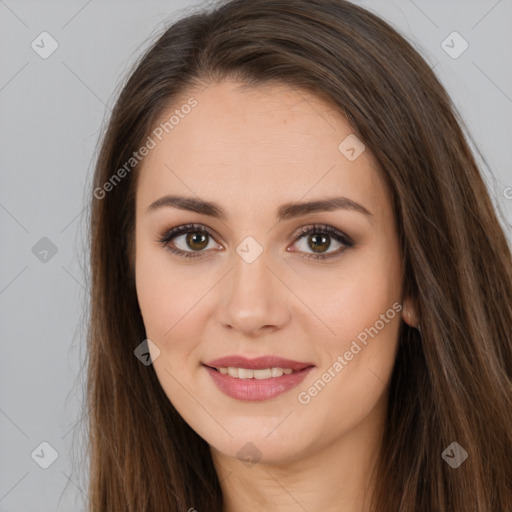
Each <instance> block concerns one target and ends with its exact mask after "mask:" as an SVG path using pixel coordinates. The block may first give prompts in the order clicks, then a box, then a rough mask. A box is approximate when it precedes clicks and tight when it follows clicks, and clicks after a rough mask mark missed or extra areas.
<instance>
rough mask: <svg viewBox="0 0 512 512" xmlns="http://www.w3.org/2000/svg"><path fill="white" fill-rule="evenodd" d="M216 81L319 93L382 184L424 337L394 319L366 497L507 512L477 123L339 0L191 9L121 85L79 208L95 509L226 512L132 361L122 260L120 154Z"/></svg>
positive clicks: (511, 395) (490, 216) (507, 428)
mask: <svg viewBox="0 0 512 512" xmlns="http://www.w3.org/2000/svg"><path fill="white" fill-rule="evenodd" d="M226 78H234V79H237V80H241V81H243V82H245V83H247V84H248V86H257V85H259V84H264V83H270V82H279V83H284V84H288V85H289V86H292V87H294V88H297V89H298V90H305V91H309V92H312V93H314V94H316V95H317V96H319V97H322V98H325V99H326V100H329V101H330V102H332V103H333V104H334V105H336V106H337V108H339V109H340V111H341V112H343V113H344V114H345V115H346V116H347V118H348V120H349V122H350V124H351V125H352V127H353V130H354V133H357V135H358V137H360V138H361V139H362V140H363V141H364V143H365V144H366V146H367V147H368V148H369V149H370V151H371V152H372V153H373V155H374V156H375V158H376V160H377V162H378V163H379V168H380V169H379V172H381V173H382V176H383V177H384V179H385V180H386V183H387V184H388V185H389V188H390V191H391V194H392V200H393V208H394V213H395V219H396V225H397V229H398V232H399V234H400V241H401V250H402V255H403V265H404V269H405V273H404V283H403V284H404V290H405V293H406V294H407V295H409V296H411V297H414V298H415V300H416V303H417V305H418V308H419V312H420V316H421V335H420V334H419V333H418V331H417V330H415V329H412V328H410V327H408V326H407V325H405V324H404V325H403V326H402V329H401V332H400V339H399V350H398V354H397V359H396V364H395V368H394V371H393V374H392V377H391V382H390V394H389V396H390V399H389V408H388V418H387V426H386V430H385V433H384V441H383V445H382V450H381V453H380V457H379V466H378V477H377V483H378V485H377V488H376V492H375V495H374V497H373V498H374V501H373V505H374V507H375V508H374V510H376V511H378V512H384V511H393V512H423V511H425V512H426V511H428V512H447V511H450V512H468V511H472V512H505V511H506V512H511V511H512V262H511V251H510V247H509V245H508V244H507V239H506V237H505V235H504V232H503V229H502V227H501V226H500V222H499V219H498V217H497V215H496V212H495V210H494V208H493V204H492V202H491V200H490V197H489V193H488V191H487V189H486V186H485V184H484V182H483V180H482V177H481V175H480V171H479V169H478V167H477V164H476V161H475V158H474V156H473V154H472V152H471V150H470V147H469V145H468V142H467V140H468V139H467V138H466V137H468V138H470V135H469V134H467V135H465V132H464V130H465V128H464V130H463V127H464V123H463V121H462V119H461V116H460V115H459V114H458V112H457V111H456V109H455V108H454V106H453V104H452V102H451V100H450V98H449V96H448V95H447V93H446V91H445V90H444V88H443V87H442V85H441V84H440V82H439V81H438V79H437V78H436V76H435V74H434V73H433V71H432V70H431V69H430V68H429V66H428V65H427V63H426V62H425V61H424V60H423V58H422V57H421V56H420V55H419V53H418V52H417V51H416V50H415V49H413V47H412V46H411V45H410V44H409V43H408V42H407V41H406V40H405V39H404V38H403V37H402V36H400V35H399V34H398V33H397V32H396V31H395V30H394V29H393V28H391V27H390V26H389V25H388V24H387V23H385V22H384V21H383V20H381V19H380V18H378V17H377V16H376V15H374V14H372V13H370V12H368V11H366V10H364V9H362V8H360V7H358V6H356V5H353V4H352V3H349V2H347V1H345V0H232V1H229V2H222V3H219V4H218V5H216V6H215V7H211V8H208V9H203V10H201V11H198V12H194V13H192V14H189V15H188V16H187V17H185V18H183V19H181V20H178V21H177V22H175V23H173V24H172V26H170V27H169V28H168V29H167V30H165V32H164V33H163V34H162V35H161V36H160V37H159V38H158V40H157V41H156V42H155V43H154V44H152V46H151V48H150V49H149V50H148V51H147V52H146V53H145V54H144V55H143V57H141V59H140V60H139V62H138V63H137V65H136V66H135V68H134V70H133V71H132V73H131V74H130V76H129V78H128V80H127V81H126V83H125V84H124V87H123V89H122V91H121V93H120V95H119V98H118V100H117V102H116V104H115V107H114V109H113V112H112V115H111V117H110V120H109V123H108V126H107V127H106V131H105V133H104V134H103V138H102V145H101V149H100V152H99V155H98V159H97V165H96V170H95V174H94V178H93V181H94V183H93V187H94V194H93V197H92V200H91V212H90V213H91V218H90V244H91V247H90V265H91V295H92V300H91V309H90V323H89V332H88V361H87V363H88V365H87V371H88V373H87V414H88V419H89V423H88V429H89V432H88V436H89V437H88V439H89V455H90V482H89V500H90V510H91V512H92V511H98V510H100V511H105V512H107V511H116V512H120V511H126V512H141V511H151V512H164V511H165V512H170V511H185V510H188V509H190V508H192V507H193V508H195V509H197V510H198V511H199V512H202V511H208V512H218V511H220V510H222V493H221V490H220V485H219V481H218V478H217V474H216V472H215V469H214V466H213V463H212V459H211V455H210V450H209V446H208V444H207V443H206V442H205V441H204V440H203V439H202V438H201V437H199V435H197V434H196V433H195V431H193V430H192V429H191V428H190V427H189V426H188V424H187V423H186V422H185V421H184V420H183V419H182V418H181V416H180V415H179V414H178V413H177V411H176V410H175V409H174V407H173V405H172V404H171V403H170V401H169V399H168V398H167V396H166V395H165V393H164V392H163V390H162V388H161V385H160V384H159V381H158V379H157V377H156V374H155V371H154V369H153V367H152V366H151V365H149V366H145V365H143V364H141V362H140V361H139V360H138V359H137V358H136V357H135V356H134V350H135V348H136V347H137V346H138V345H139V344H140V343H141V342H142V341H143V340H144V339H145V338H146V335H145V330H144V324H143V321H142V317H141V314H140V310H139V308H138V302H137V296H136V289H135V280H134V266H133V261H134V253H133V238H134V220H135V210H134V194H135V190H136V177H137V174H138V172H139V171H140V168H141V164H140V163H139V164H136V165H133V169H131V168H129V167H128V168H127V167H126V162H129V161H130V158H132V157H133V153H134V152H135V151H137V149H138V148H140V147H141V145H142V144H143V143H144V141H145V140H146V139H147V137H148V135H149V134H150V133H151V131H152V130H153V129H154V127H155V124H156V123H157V120H158V119H159V118H160V116H161V115H162V113H163V112H165V111H166V109H168V108H169V105H172V104H173V102H175V101H176V100H177V98H178V97H182V96H183V95H186V94H187V91H188V90H189V89H190V88H191V87H192V86H197V85H198V84H204V85H207V84H209V83H212V82H215V81H221V80H223V79H226ZM197 108H200V105H199V107H197ZM466 131H467V130H466ZM132 163H133V162H132ZM142 164H143V162H142ZM123 166H125V167H124V168H125V172H124V173H121V174H122V179H117V178H119V176H120V174H119V173H118V174H117V178H116V179H115V180H114V179H113V175H114V174H116V173H117V170H118V169H121V168H123ZM109 180H110V181H109ZM107 183H110V186H106V184H107ZM454 441H455V442H457V443H458V444H459V445H460V446H461V447H463V448H464V449H465V450H466V451H467V453H468V458H467V460H466V461H465V462H464V463H463V464H462V465H460V466H459V467H458V468H457V469H454V468H452V467H450V465H448V464H447V463H446V462H445V461H444V460H443V458H442V457H441V454H442V452H443V450H445V448H446V447H448V446H449V445H450V444H451V443H452V442H454Z"/></svg>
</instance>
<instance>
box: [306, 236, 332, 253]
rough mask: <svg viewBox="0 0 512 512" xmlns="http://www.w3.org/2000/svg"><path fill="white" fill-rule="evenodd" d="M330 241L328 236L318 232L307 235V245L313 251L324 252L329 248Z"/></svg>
mask: <svg viewBox="0 0 512 512" xmlns="http://www.w3.org/2000/svg"><path fill="white" fill-rule="evenodd" d="M330 245H331V241H330V239H329V237H326V236H324V235H319V234H316V233H315V234H313V235H310V236H308V246H309V247H311V249H312V250H313V251H315V252H320V253H322V252H324V251H326V250H327V249H329V246H330Z"/></svg>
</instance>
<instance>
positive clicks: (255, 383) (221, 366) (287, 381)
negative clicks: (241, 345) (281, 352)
mask: <svg viewBox="0 0 512 512" xmlns="http://www.w3.org/2000/svg"><path fill="white" fill-rule="evenodd" d="M203 367H204V368H205V369H206V370H207V371H208V373H209V374H210V376H211V378H212V380H213V382H214V383H215V384H216V385H217V387H218V388H219V390H220V391H222V392H223V393H224V394H225V395H227V396H229V397H231V398H235V399H237V400H243V401H264V400H269V399H271V398H274V397H276V396H277V395H280V394H281V393H284V392H286V391H289V390H290V389H292V388H294V387H295V386H297V385H299V384H300V383H301V382H302V381H303V380H304V378H305V377H306V375H307V374H308V373H309V372H310V371H311V370H313V368H315V365H313V364H312V363H303V362H299V361H293V360H290V359H284V358H281V357H277V356H265V357H260V358H257V359H247V358H244V357H241V356H229V357H224V358H221V359H216V360H214V361H209V362H208V363H203Z"/></svg>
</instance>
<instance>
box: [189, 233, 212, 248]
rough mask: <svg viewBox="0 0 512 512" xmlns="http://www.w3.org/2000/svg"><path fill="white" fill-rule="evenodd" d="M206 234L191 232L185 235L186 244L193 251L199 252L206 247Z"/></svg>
mask: <svg viewBox="0 0 512 512" xmlns="http://www.w3.org/2000/svg"><path fill="white" fill-rule="evenodd" d="M208 237H209V235H208V233H203V232H202V231H193V232H190V233H188V234H187V236H186V243H187V245H188V247H190V248H191V249H192V250H194V251H200V250H202V249H204V248H205V247H206V246H207V245H208Z"/></svg>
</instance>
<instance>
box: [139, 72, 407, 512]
mask: <svg viewBox="0 0 512 512" xmlns="http://www.w3.org/2000/svg"><path fill="white" fill-rule="evenodd" d="M239 85H240V83H238V82H232V81H225V82H221V83H216V84H210V85H209V86H208V87H207V88H206V89H205V90H203V91H201V90H199V89H194V90H190V91H187V92H188V93H189V95H188V96H186V97H187V98H188V97H189V96H190V95H193V96H194V98H196V99H197V101H198V105H197V106H196V107H195V108H194V109H193V110H192V111H191V113H190V114H188V115H187V116H186V117H185V118H184V119H181V120H180V123H179V125H177V126H175V128H174V129H173V130H172V131H171V132H170V133H169V134H168V135H166V136H165V137H164V138H163V139H162V141H161V142H159V143H158V145H157V146H156V147H155V148H154V149H153V150H151V152H150V153H149V155H148V156H147V157H146V158H145V160H144V162H143V168H142V172H141V175H140V179H139V182H138V186H137V191H136V231H135V233H136V243H135V268H136V286H137V295H138V300H139V305H140V309H141V313H142V316H143V320H144V324H145V327H146V334H147V337H148V338H149V339H150V340H151V341H152V342H153V343H154V344H155V345H156V346H157V347H158V349H159V351H160V353H159V354H158V356H157V357H155V356H156V352H155V351H154V350H152V355H153V359H154V362H153V365H154V369H155V371H156V374H157V376H158V379H159V381H160V383H161V385H162V388H163V389H164V391H165V393H166V395H167V396H168V397H169V400H171V402H172V403H173V405H174V407H175V408H176V409H177V410H178V412H179V413H180V414H181V415H182V417H183V418H184V419H185V421H187V423H188V424H189V425H190V426H191V427H192V428H193V429H194V430H195V431H196V432H197V433H198V434H199V435H200V436H201V437H203V438H204V439H205V440H206V441H207V442H208V443H209V445H210V447H211V452H212V457H213V461H214V464H215V468H216V470H217V473H218V475H219V480H220V481H221V487H222V491H223V496H224V500H225V507H224V511H225V512H235V511H245V510H267V511H280V512H288V511H289V512H292V511H302V510H308V511H320V510H321V511H323V512H329V511H334V510H336V511H337V512H339V511H345V512H349V511H350V512H355V511H361V512H364V511H367V510H369V508H368V505H369V503H368V499H369V493H370V492H371V490H372V489H373V484H374V482H373V480H372V478H371V474H372V469H373V467H374V464H375V459H376V456H377V454H378V450H379V446H380V444H381V439H382V432H383V428H384V424H385V412H386V406H387V400H388V396H387V385H388V383H389V380H390V377H391V372H392V367H393V363H394V360H395V356H396V350H397V340H398V333H399V327H400V323H401V322H402V319H404V320H405V321H407V322H408V323H410V324H411V325H413V324H414V323H416V322H417V318H416V311H415V308H414V304H413V303H412V301H411V300H410V299H409V298H407V297H403V296H402V268H401V264H400V250H399V243H398V235H397V231H396V227H395V221H394V218H393V212H392V208H391V199H390V196H389V193H388V190H387V188H386V187H385V185H384V182H383V181H382V179H381V178H380V176H379V173H378V171H377V169H378V166H377V164H376V162H375V161H374V159H373V157H372V155H371V153H370V151H369V150H368V148H367V149H366V150H365V151H364V152H363V153H362V154H361V155H360V156H359V157H358V158H357V159H356V160H355V161H349V160H348V159H347V158H346V157H345V156H344V155H343V154H342V153H341V152H340V151H339V149H338V146H339V144H340V142H342V141H343V140H344V139H345V138H346V137H347V136H348V135H350V134H352V133H353V129H352V128H351V127H350V125H349V124H348V122H347V120H346V119H345V118H344V116H343V115H342V114H341V113H340V112H339V111H338V110H337V109H335V108H334V107H333V106H332V105H330V104H329V103H326V102H324V101H323V100H321V99H319V98H317V97H316V96H314V95H311V94H309V93H306V92H304V91H301V92H298V91H297V90H294V89H292V88H289V87H287V86H285V85H280V86H276V85H272V86H268V85H266V86H259V87H256V88H246V89H243V90H242V89H240V88H239ZM184 101H186V100H184ZM184 101H183V102H184ZM183 102H175V103H173V106H172V108H170V109H169V112H173V111H174V110H175V109H176V108H177V106H178V107H179V105H182V104H183ZM164 117H165V116H164ZM166 194H180V195H185V196H188V197H199V198H201V199H203V200H207V201H214V202H216V203H218V204H219V205H220V206H222V208H223V209H225V210H226V212H227V219H226V220H225V221H222V220H219V219H216V218H213V217H210V216H208V215H204V214H199V213H195V212H190V211H186V210H182V209H177V208H173V207H162V208H159V209H157V210H154V211H149V212H148V211H147V207H148V206H149V205H150V204H151V203H153V202H154V201H155V200H157V199H159V198H160V197H162V196H164V195H166ZM333 195H337V196H341V195H342V196H345V197H347V198H350V199H351V200H353V201H355V202H357V203H359V204H361V205H362V206H364V208H366V209H367V210H369V211H370V212H371V214H372V215H371V216H366V215H363V214H361V213H359V212H357V211H352V210H342V209H340V210H334V211H323V212H317V213H309V214H306V215H303V216H301V217H298V218H293V219H289V220H285V221H282V222H279V223H278V222H277V210H278V208H279V207H280V206H281V205H282V204H284V203H288V202H299V201H301V202H304V201H311V200H314V199H321V198H325V197H331V196H333ZM188 223H195V224H200V225H203V226H205V227H208V228H210V229H211V230H212V231H213V232H214V233H215V234H216V237H215V238H212V237H209V242H208V246H207V247H206V248H203V249H201V250H202V255H203V257H200V258H195V259H194V258H191V259H185V258H183V257H180V256H178V255H174V254H172V253H171V252H170V251H169V250H168V248H165V247H164V246H163V245H162V244H161V243H159V242H158V238H159V237H161V236H162V235H164V234H165V233H166V231H168V230H169V229H170V228H172V227H175V226H180V225H182V224H188ZM314 224H325V225H327V226H332V227H334V228H336V229H337V230H339V231H341V232H343V233H345V234H347V235H348V236H349V237H351V238H352V239H353V240H354V242H355V245H354V247H352V248H347V249H345V250H344V251H343V252H341V253H339V254H338V255H337V256H334V257H332V258H330V259H325V260H314V259H310V260H308V259H306V258H307V255H315V254H317V253H315V251H314V250H313V249H312V248H311V245H312V244H310V245H308V238H309V239H310V240H311V237H312V235H305V236H302V238H301V239H300V240H298V241H296V240H295V237H294V235H295V234H296V233H297V232H298V228H300V227H303V226H312V225H314ZM320 231H321V230H320ZM247 236H251V237H253V238H254V239H255V240H256V241H257V242H258V243H259V245H260V246H261V247H262V248H263V252H262V253H261V254H260V255H259V257H258V258H256V260H255V261H254V262H252V263H250V264H249V263H247V262H246V261H245V260H244V259H243V258H242V257H240V256H239V254H238V253H237V252H236V248H237V247H238V246H239V244H240V243H241V242H242V241H243V240H244V239H245V238H246V237H247ZM323 236H327V237H328V239H329V240H330V242H331V245H330V246H329V247H328V248H326V246H322V250H321V252H324V253H329V254H334V253H336V252H337V251H338V249H340V248H343V246H342V245H341V244H340V243H338V242H337V241H336V240H335V239H334V238H330V237H329V235H328V234H327V235H325V234H324V235H323ZM173 242H174V244H175V245H176V246H177V247H178V248H181V249H182V250H183V251H188V252H189V253H191V252H192V253H195V254H197V252H198V251H197V250H196V251H194V248H195V247H197V245H195V246H194V245H192V246H190V245H187V243H186V234H185V235H183V234H182V235H178V236H177V237H176V238H175V239H174V240H173V241H172V242H170V245H172V244H173ZM196 243H197V242H196ZM293 248H295V252H293V251H291V250H290V249H293ZM287 249H288V250H287ZM304 255H305V256H306V258H304V257H303V256H304ZM394 303H398V304H400V305H403V306H404V307H405V310H404V311H405V312H404V311H402V312H401V313H397V314H396V316H395V317H394V318H393V319H391V320H389V322H387V323H386V324H385V327H384V328H383V329H381V330H380V331H379V333H378V335H376V336H375V337H374V338H373V339H372V338H369V341H368V343H367V345H366V346H364V347H363V348H362V350H361V351H360V352H359V353H358V354H357V355H356V356H354V357H353V359H352V360H351V361H350V362H348V364H347V366H345V367H344V368H343V370H342V371H340V372H338V373H337V374H336V376H335V377H334V378H332V380H331V381H330V382H329V383H328V384H327V385H326V386H325V387H324V388H323V389H322V390H321V391H320V392H319V393H318V394H317V395H316V396H314V397H312V398H311V400H310V401H309V403H307V404H304V403H300V402H299V400H298V395H299V393H300V392H304V391H307V390H308V388H310V387H311V386H312V385H313V384H314V383H315V382H316V381H317V380H318V379H319V378H321V376H322V374H323V373H324V372H325V371H326V370H327V369H328V368H329V367H331V368H332V366H333V363H334V362H335V361H336V360H337V357H338V356H340V355H343V354H344V353H345V352H346V351H347V350H349V348H350V346H351V343H352V341H353V340H355V339H356V338H357V336H358V335H359V334H360V333H361V332H362V331H364V329H365V328H368V327H370V326H374V325H375V323H376V321H377V320H379V318H380V315H382V314H384V313H386V311H387V310H389V309H390V308H391V307H392V305H393V304H394ZM232 354H240V355H244V356H246V357H257V356H261V355H268V354H272V355H279V356H282V357H285V358H289V359H294V360H298V361H303V362H310V363H312V364H314V365H315V368H314V369H313V370H312V371H311V372H310V373H309V375H308V376H307V377H306V379H305V380H304V381H303V382H302V383H301V384H300V385H299V386H298V387H296V388H294V389H292V390H289V391H287V392H285V393H282V394H281V395H279V396H277V397H275V398H273V399H271V400H266V401H260V402H247V401H241V400H235V399H233V398H230V397H228V396H226V395H224V394H223V393H222V392H221V391H220V390H219V389H218V388H217V387H216V385H215V384H214V383H213V381H212V379H211V377H210V375H209V374H208V372H207V371H206V369H205V368H204V367H203V366H202V363H203V362H207V361H209V360H212V359H214V358H217V357H221V356H225V355H232ZM248 442H250V443H252V445H254V446H255V447H256V448H257V451H258V452H259V453H257V452H256V451H254V453H253V455H254V457H255V459H257V460H255V462H256V463H255V464H250V463H247V462H245V461H241V460H239V458H237V453H238V452H239V450H241V448H242V447H244V446H245V445H246V444H247V443H248ZM246 449H247V448H246ZM251 450H253V449H252V448H251ZM365 496H366V500H365ZM193 506H194V504H193V503H191V504H190V507H193Z"/></svg>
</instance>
